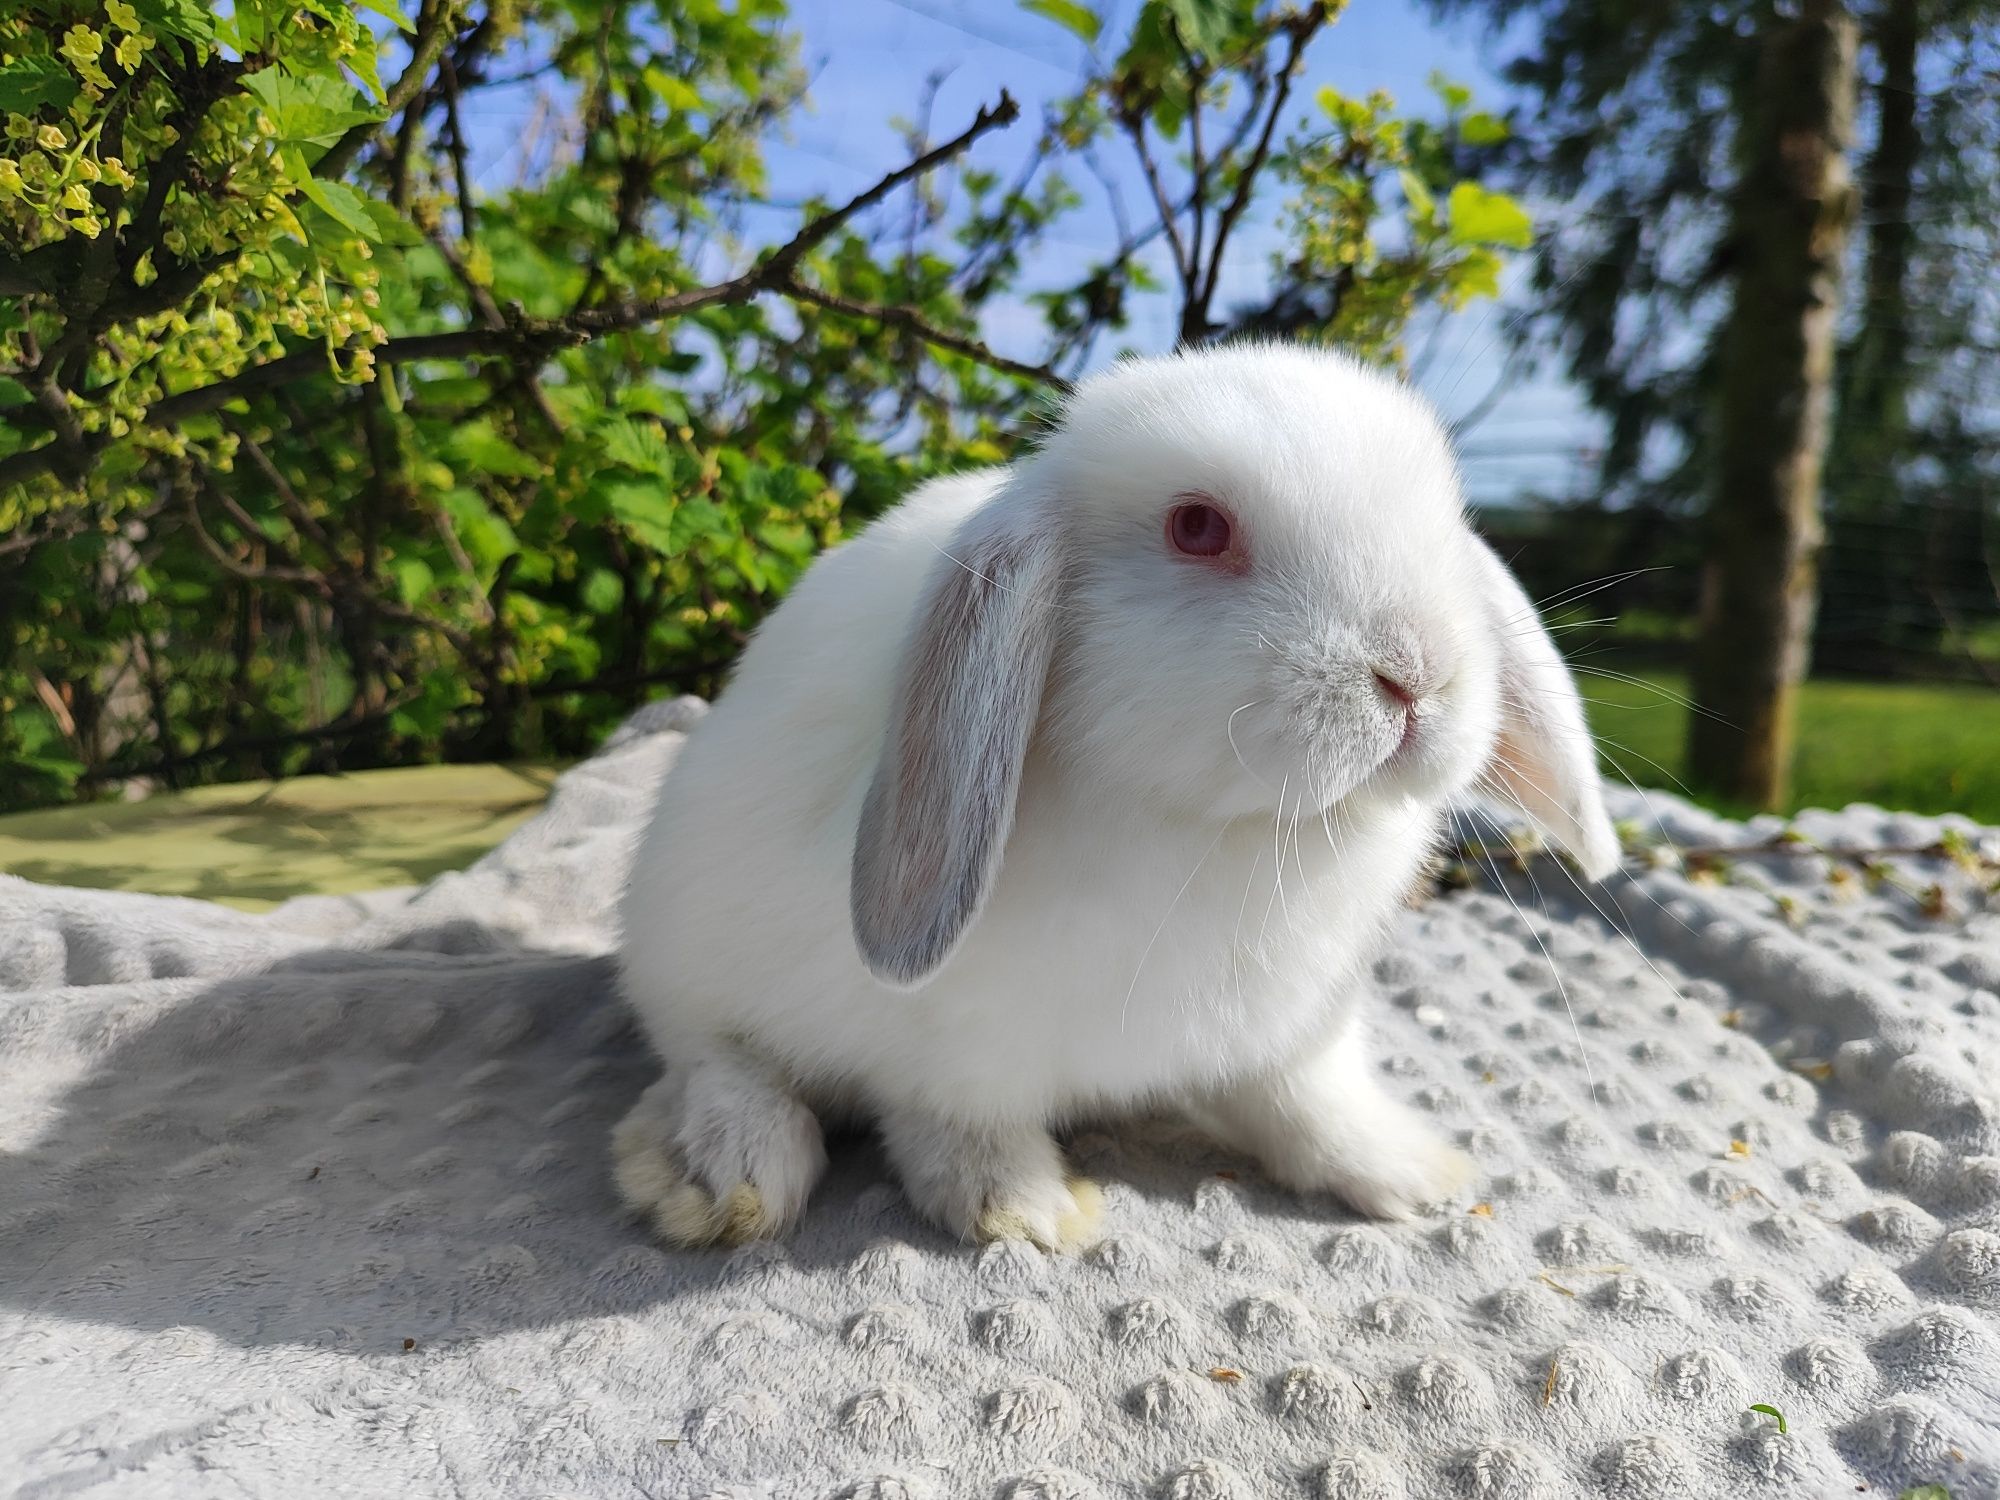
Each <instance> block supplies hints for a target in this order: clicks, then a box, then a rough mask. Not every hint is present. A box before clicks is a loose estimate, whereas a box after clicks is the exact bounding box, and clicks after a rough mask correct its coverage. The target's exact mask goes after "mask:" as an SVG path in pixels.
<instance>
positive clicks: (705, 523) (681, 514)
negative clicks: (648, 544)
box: [668, 500, 731, 552]
mask: <svg viewBox="0 0 2000 1500" xmlns="http://www.w3.org/2000/svg"><path fill="white" fill-rule="evenodd" d="M730 531H731V527H730V525H729V516H728V513H727V512H725V511H724V510H723V509H722V507H721V506H719V505H717V504H716V503H715V502H714V501H713V500H689V501H687V502H686V503H684V504H682V505H679V506H676V507H675V509H674V523H673V526H672V528H671V530H670V532H669V535H668V541H669V542H670V544H671V546H670V549H669V550H671V551H674V552H685V551H687V550H688V549H689V548H690V547H692V546H693V545H694V544H695V543H696V542H700V541H704V540H713V539H718V538H722V537H726V536H728V535H729V533H730Z"/></svg>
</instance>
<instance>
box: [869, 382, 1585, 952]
mask: <svg viewBox="0 0 2000 1500" xmlns="http://www.w3.org/2000/svg"><path fill="white" fill-rule="evenodd" d="M947 550H948V552H949V556H948V557H946V558H942V559H940V560H939V561H938V563H937V564H936V566H935V568H934V570H933V572H932V576H931V579H930V583H929V586H928V588H927V590H926V593H925V597H924V599H923V600H922V602H921V603H920V604H919V606H918V610H917V615H916V618H915V619H914V621H913V622H912V626H911V631H910V635H909V638H908V640H907V642H906V645H905V654H904V658H903V667H902V676H901V679H900V684H899V688H898V697H897V702H896V706H895V708H894V710H893V711H892V721H891V724H890V726H889V733H888V739H887V743H886V746H885V749H884V752H883V757H882V762H881V765H880V766H879V767H878V769H877V773H876V777H875V781H874V784H873V786H872V788H871V791H870V795H869V798H868V803H867V806H866V808H865V810H864V812H863V816H862V820H861V827H860V831H859V834H858V838H857V843H856V850H855V861H854V882H853V892H852V895H853V906H854V915H855V930H856V936H857V938H858V940H859V942H860V946H861V951H862V954H863V956H864V958H865V959H866V960H867V961H868V963H869V966H870V967H871V968H872V969H873V970H874V971H875V972H876V973H877V975H878V976H880V977H882V978H883V979H885V980H888V981H891V982H895V983H902V984H912V983H918V982H921V981H922V980H923V979H924V978H925V977H927V976H928V975H929V974H930V973H931V972H932V971H934V970H935V969H936V967H937V966H938V965H939V964H941V963H942V962H943V960H944V958H945V957H946V956H948V954H949V953H950V951H951V949H952V948H953V947H954V946H955V945H956V942H957V940H958V938H959V937H960V936H961V935H962V934H963V932H964V930H965V928H966V926H967V925H968V924H969V922H970V921H971V920H972V918H973V917H974V916H975V915H976V913H977V911H978V909H979V907H980V905H981V903H982V902H983V900H984V897H985V894H986V891H987V889H988V888H989V886H990V883H991V881H992V878H993V875H994V873H995V872H996V870H997V869H998V866H999V862H1000V858H1001V854H1002V851H1003V846H1004V844H1005V840H1006V836H1007V832H1008V829H1009V828H1010V826H1011V824H1012V819H1013V807H1014V800H1015V796H1016V794H1017V792H1018V790H1019V787H1020V781H1021V772H1022V768H1023V766H1024V764H1025V763H1026V760H1027V756H1028V752H1029V746H1030V744H1031V743H1033V744H1035V745H1036V746H1037V747H1038V749H1039V750H1040V751H1041V752H1042V753H1043V754H1044V755H1045V757H1046V760H1047V763H1048V765H1049V766H1050V767H1051V768H1052V769H1053V770H1054V772H1055V773H1056V774H1060V775H1063V776H1066V777H1076V778H1083V779H1085V780H1087V782H1088V783H1089V784H1090V785H1091V787H1092V788H1093V790H1094V791H1097V792H1099V793H1100V794H1101V795H1102V796H1103V797H1105V798H1131V799H1138V800H1139V801H1141V802H1142V803H1143V804H1145V805H1147V806H1150V807H1153V808H1157V809H1158V810H1159V813H1160V815H1161V816H1169V817H1179V818H1197V819H1209V820H1217V821H1227V820H1231V819H1237V818H1257V819H1260V820H1268V819H1269V818H1271V817H1272V816H1273V815H1279V816H1286V817H1290V816H1294V815H1301V814H1303V815H1306V816H1310V817H1314V818H1317V817H1318V816H1319V815H1320V814H1321V813H1323V812H1330V813H1331V814H1332V817H1331V820H1330V821H1331V824H1332V826H1333V827H1334V828H1336V829H1337V828H1338V827H1339V826H1340V823H1341V821H1342V819H1343V817H1345V816H1354V817H1358V816H1364V815H1366V814H1367V813H1368V812H1369V811H1370V809H1371V808H1372V807H1375V806H1379V805H1382V804H1387V803H1404V802H1407V801H1409V800H1411V799H1415V800H1417V801H1419V802H1422V803H1425V804H1440V805H1441V804H1442V803H1443V802H1445V801H1446V800H1448V799H1449V798H1451V797H1452V796H1454V795H1455V794H1458V793H1460V792H1463V791H1466V790H1467V789H1469V788H1470V787H1471V786H1472V785H1473V784H1474V783H1475V782H1478V781H1480V780H1481V779H1482V778H1484V779H1485V782H1486V784H1487V785H1489V786H1490V787H1491V788H1493V789H1495V790H1497V791H1498V792H1500V793H1501V794H1502V795H1504V796H1505V797H1507V798H1509V799H1511V800H1513V801H1516V802H1518V803H1519V804H1520V805H1521V806H1522V807H1523V808H1524V809H1525V810H1526V811H1527V812H1528V813H1529V815H1530V816H1531V817H1533V818H1534V819H1535V820H1536V821H1537V822H1538V823H1540V824H1541V825H1542V826H1543V827H1544V828H1545V829H1546V830H1547V831H1548V832H1549V833H1550V834H1551V835H1552V836H1553V837H1554V838H1556V839H1557V841H1558V842H1560V843H1561V844H1562V845H1563V846H1564V847H1565V848H1566V849H1567V850H1568V851H1569V852H1570V853H1571V854H1572V856H1573V857H1575V858H1576V860H1577V861H1578V863H1579V864H1580V865H1581V866H1582V867H1583V869H1584V871H1585V872H1586V873H1587V874H1588V875H1590V876H1591V877H1593V878H1596V877H1600V876H1602V875H1603V874H1605V873H1606V872H1608V870H1609V869H1610V868H1611V866H1612V864H1613V863H1614V862H1615V859H1616V852H1617V849H1616V841H1615V839H1614V837H1613V835H1612V831H1611V828H1610V824H1609V822H1608V820H1607V819H1606V817H1605V814H1604V809H1603V805H1602V800H1601V796H1600V791H1599V786H1598V780H1597V774H1596V769H1595V759H1594V755H1593V751H1592V746H1591V742H1590V736H1589V733H1588V730H1587V729H1586V727H1585V724H1584V720H1583V715H1582V711H1581V708H1580V706H1579V704H1578V702H1577V697H1576V692H1575V688H1574V686H1573V684H1572V683H1571V681H1570V678H1569V674H1568V672H1567V670H1566V669H1565V668H1564V666H1563V664H1562V661H1561V658H1560V657H1559V656H1558V655H1557V653H1556V651H1555V649H1554V647H1553V645H1552V644H1551V643H1550V641H1549V638H1548V636H1547V634H1546V632H1545V631H1544V630H1543V628H1542V626H1541V623H1540V621H1539V619H1538V617H1537V615H1536V612H1535V610H1534V607H1533V605H1532V604H1531V603H1530V602H1529V600H1528V599H1527V598H1526V596H1525V595H1524V594H1523V593H1522V591H1521V589H1520V586H1519V585H1518V584H1517V583H1516V582H1515V581H1514V579H1513V576H1512V575H1511V574H1510V573H1509V572H1508V571H1507V569H1506V568H1505V567H1504V566H1503V565H1502V564H1501V562H1500V561H1499V559H1497V558H1496V557H1495V556H1494V555H1493V553H1492V552H1491V550H1490V549H1489V548H1488V547H1487V546H1486V545H1485V544H1484V543H1483V542H1482V541H1481V540H1480V539H1479V538H1478V537H1477V536H1476V535H1475V534H1474V533H1473V531H1472V530H1471V528H1470V527H1469V526H1468V525H1467V523H1466V520H1465V516H1464V510H1463V501H1462V497H1461V494H1460V488H1459V482H1458V475H1457V469H1456V465H1455V463H1454V461H1453V458H1452V454H1451V451H1450V447H1449V444H1448V442H1447V440H1446V436H1445V434H1444V432H1443V430H1442V428H1441V427H1440V425H1439V423H1438V421H1437V418H1436V417H1435V415H1434V414H1433V413H1432V411H1431V410H1430V408H1429V407H1428V406H1427V405H1426V404H1425V402H1424V401H1423V400H1422V399H1421V398H1420V397H1418V396H1416V395H1415V394H1413V393H1412V392H1410V391H1409V390H1408V389H1407V388H1406V387H1404V386H1403V385H1401V384H1399V383H1397V382H1396V381H1395V380H1393V379H1392V378H1390V377H1388V376H1385V375H1382V374H1379V373H1376V372H1373V371H1370V370H1368V369H1366V368H1365V367H1363V366H1361V365H1359V364H1357V363H1355V362H1354V361H1352V360H1350V359H1348V358H1346V357H1344V356H1340V355H1337V354H1332V353H1328V352H1322V351H1314V350H1308V349H1303V348H1293V347H1285V346H1272V345H1238V346H1233V347H1226V348H1221V349H1214V350H1204V351H1197V352H1190V353H1185V354H1181V355H1176V356H1173V357H1170V358H1165V359H1156V360H1147V361H1135V362H1131V363H1127V364H1123V365H1120V366H1118V367H1116V368H1114V369H1112V370H1110V371H1108V372H1106V373H1105V374H1102V375H1100V376H1097V377H1096V378H1094V379H1092V380H1090V381H1088V382H1086V383H1085V384H1084V385H1083V386H1082V387H1081V388H1079V389H1078V391H1077V392H1076V393H1075V395H1074V396H1073V397H1072V398H1071V400H1070V402H1069V403H1068V406H1067V408H1066V410H1065V412H1064V414H1063V418H1062V421H1061V424H1060V426H1059V427H1058V429H1057V430H1056V431H1055V432H1054V433H1053V434H1052V435H1051V436H1050V437H1049V439H1048V440H1047V442H1046V443H1045V444H1044V445H1043V447H1042V448H1041V449H1040V451H1038V452H1037V453H1035V454H1034V455H1033V456H1031V457H1029V458H1027V459H1025V460H1024V461H1023V462H1021V463H1020V464H1019V465H1017V467H1016V469H1015V471H1014V473H1013V475H1012V477H1011V479H1010V481H1009V483H1008V484H1007V485H1006V486H1005V487H1004V488H1003V489H1002V490H1001V491H1000V492H999V493H998V494H996V495H995V496H994V497H993V499H992V500H990V501H989V502H987V503H986V504H985V505H983V506H982V507H981V508H980V509H979V510H978V511H977V512H975V513H974V514H973V515H972V517H971V518H970V519H969V520H968V521H967V522H966V523H965V524H964V525H963V526H962V527H961V528H960V530H959V533H958V534H957V535H956V536H955V537H954V538H953V541H952V544H951V545H950V546H949V548H948V549H947Z"/></svg>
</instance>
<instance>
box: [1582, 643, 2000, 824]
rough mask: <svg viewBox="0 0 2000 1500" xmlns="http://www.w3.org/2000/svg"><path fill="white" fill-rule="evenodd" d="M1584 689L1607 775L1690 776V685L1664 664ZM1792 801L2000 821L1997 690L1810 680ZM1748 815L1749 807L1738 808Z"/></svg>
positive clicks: (1650, 781) (1643, 779)
mask: <svg viewBox="0 0 2000 1500" xmlns="http://www.w3.org/2000/svg"><path fill="white" fill-rule="evenodd" d="M1579 665H1580V675H1579V677H1578V679H1577V680H1578V685H1579V686H1580V687H1581V689H1582V691H1583V694H1584V696H1585V698H1586V699H1587V700H1590V701H1588V702H1586V704H1585V707H1586V708H1587V709H1588V710H1589V713H1590V723H1591V728H1592V730H1593V731H1594V732H1595V733H1596V734H1597V736H1598V741H1599V745H1600V747H1601V749H1602V751H1603V756H1604V768H1605V771H1606V773H1607V774H1609V775H1610V776H1612V777H1614V778H1616V779H1619V780H1631V781H1635V782H1637V783H1639V784H1640V785H1641V786H1665V787H1670V788H1672V787H1675V784H1676V781H1677V780H1678V779H1681V777H1682V764H1683V759H1682V757H1683V752H1684V750H1685V746H1686V740H1687V720H1688V711H1687V709H1686V708H1684V707H1683V706H1681V704H1679V703H1677V702H1675V701H1673V700H1674V699H1676V698H1680V697H1682V696H1684V694H1685V692H1686V683H1685V682H1684V681H1683V680H1682V679H1680V678H1679V677H1677V676H1674V675H1672V674H1669V673H1663V672H1650V673H1645V674H1638V673H1634V674H1632V675H1633V676H1634V677H1636V678H1638V680H1637V681H1625V680H1620V679H1617V678H1609V677H1599V676H1596V675H1594V674H1592V673H1591V672H1590V670H1589V667H1590V663H1589V662H1583V663H1580V664H1579ZM1792 789H1793V795H1792V803H1791V806H1790V807H1789V808H1787V809H1786V811H1796V810H1798V809H1799V808H1803V807H1844V806H1846V805H1847V804H1848V803H1850V802H1873V803H1875V804H1876V805H1877V806H1880V807H1887V808H1895V809H1898V810H1902V811H1908V812H1925V813H1943V812H1962V813H1965V814H1967V815H1968V816H1970V817H1973V818H1976V819H1978V820H1979V821H1980V822H1982V823H2000V692H1996V691H1995V690H1994V689H1992V688H1989V687H1981V686H1964V685H1959V684H1955V683H1916V682H1809V683H1807V684H1806V685H1805V688H1804V690H1803V692H1802V693H1801V696H1800V700H1799V728H1798V758H1797V760H1796V762H1795V764H1794V767H1793V773H1792ZM1731 810H1733V811H1741V809H1731Z"/></svg>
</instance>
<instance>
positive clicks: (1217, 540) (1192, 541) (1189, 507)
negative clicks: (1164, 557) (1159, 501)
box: [1167, 500, 1230, 557]
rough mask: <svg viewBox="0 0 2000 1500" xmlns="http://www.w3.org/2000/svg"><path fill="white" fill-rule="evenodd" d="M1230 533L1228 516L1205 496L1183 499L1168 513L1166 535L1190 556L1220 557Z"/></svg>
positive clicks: (1226, 548)
mask: <svg viewBox="0 0 2000 1500" xmlns="http://www.w3.org/2000/svg"><path fill="white" fill-rule="evenodd" d="M1229 537H1230V525H1229V517H1227V516H1226V515H1224V514H1223V513H1222V512H1221V510H1219V509H1218V508H1217V507H1215V506H1213V505H1210V504H1209V503H1208V502H1207V501H1206V500H1190V501H1186V502H1184V503H1182V504H1180V505H1176V506H1175V507H1174V508H1173V510H1171V511H1170V512H1168V514H1167V539H1168V540H1169V541H1171V542H1172V543H1173V544H1174V550H1175V551H1176V552H1182V553H1185V554H1186V555H1187V556H1189V557H1220V556H1221V555H1222V554H1223V553H1225V552H1227V551H1228V550H1229Z"/></svg>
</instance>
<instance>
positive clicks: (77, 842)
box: [0, 765, 555, 911]
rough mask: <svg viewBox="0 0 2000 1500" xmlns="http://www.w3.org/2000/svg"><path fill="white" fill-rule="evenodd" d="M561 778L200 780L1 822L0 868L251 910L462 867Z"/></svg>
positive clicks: (536, 771)
mask: <svg viewBox="0 0 2000 1500" xmlns="http://www.w3.org/2000/svg"><path fill="white" fill-rule="evenodd" d="M554 779H555V772H554V771H552V770H547V769H544V768H541V767H533V766H492V765H488V766H413V767H410V768H408V769H405V770H397V771H359V772H355V773H353V774H351V775H346V776H297V777H293V778H292V779H291V780H289V781H280V782H270V781H262V782H245V783H240V784H237V785H233V786H210V787H201V788H198V789H197V790H195V791H191V792H182V793H179V794H178V795H168V796H158V797H149V798H147V799H146V800H145V801H143V802H93V803H88V804H86V805H84V806H81V807H61V808H53V809H50V810H49V811H46V812H30V813H14V814H12V815H10V816H7V817H0V871H5V872H6V873H7V874H9V875H20V876H23V877H25V878H26V879H29V880H38V881H42V882H43V883H45V884H49V885H81V886H91V887H95V888H97V889H101V890H119V891H153V892H156V893H158V894H160V895H166V896H201V897H205V898H207V899H209V900H212V901H223V902H227V903H228V904H229V905H231V906H237V907H242V908H244V909H246V910H251V911H255V910H260V909H262V908H264V907H268V906H273V905H275V904H277V903H278V902H279V901H282V900H284V899H285V898H286V897H287V896H296V895H302V894H304V893H306V892H308V891H314V892H320V893H323V894H336V893H339V892H344V891H365V890H375V889H379V888H380V887H382V886H391V885H411V884H415V883H416V882H418V881H423V880H428V879H429V878H430V877H431V876H433V875H437V874H441V873H442V872H444V871H446V870H456V869H462V868H463V867H464V866H466V865H469V864H471V863H472V861H473V860H475V859H477V858H478V857H479V856H480V855H482V854H484V853H485V852H486V851H487V850H488V849H490V848H492V847H493V846H494V845H495V844H497V843H499V842H500V840H501V839H503V838H505V837H506V836H507V835H508V834H509V833H511V832H513V831H514V829H515V828H517V827H519V826H520V825H521V824H522V823H523V822H525V821H526V820H527V819H528V818H529V817H530V816H531V815H532V814H533V813H534V811H535V809H536V808H538V807H540V806H541V804H542V800H543V798H544V797H545V796H546V795H547V793H548V788H549V784H550V783H551V782H552V781H553V780H554Z"/></svg>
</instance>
